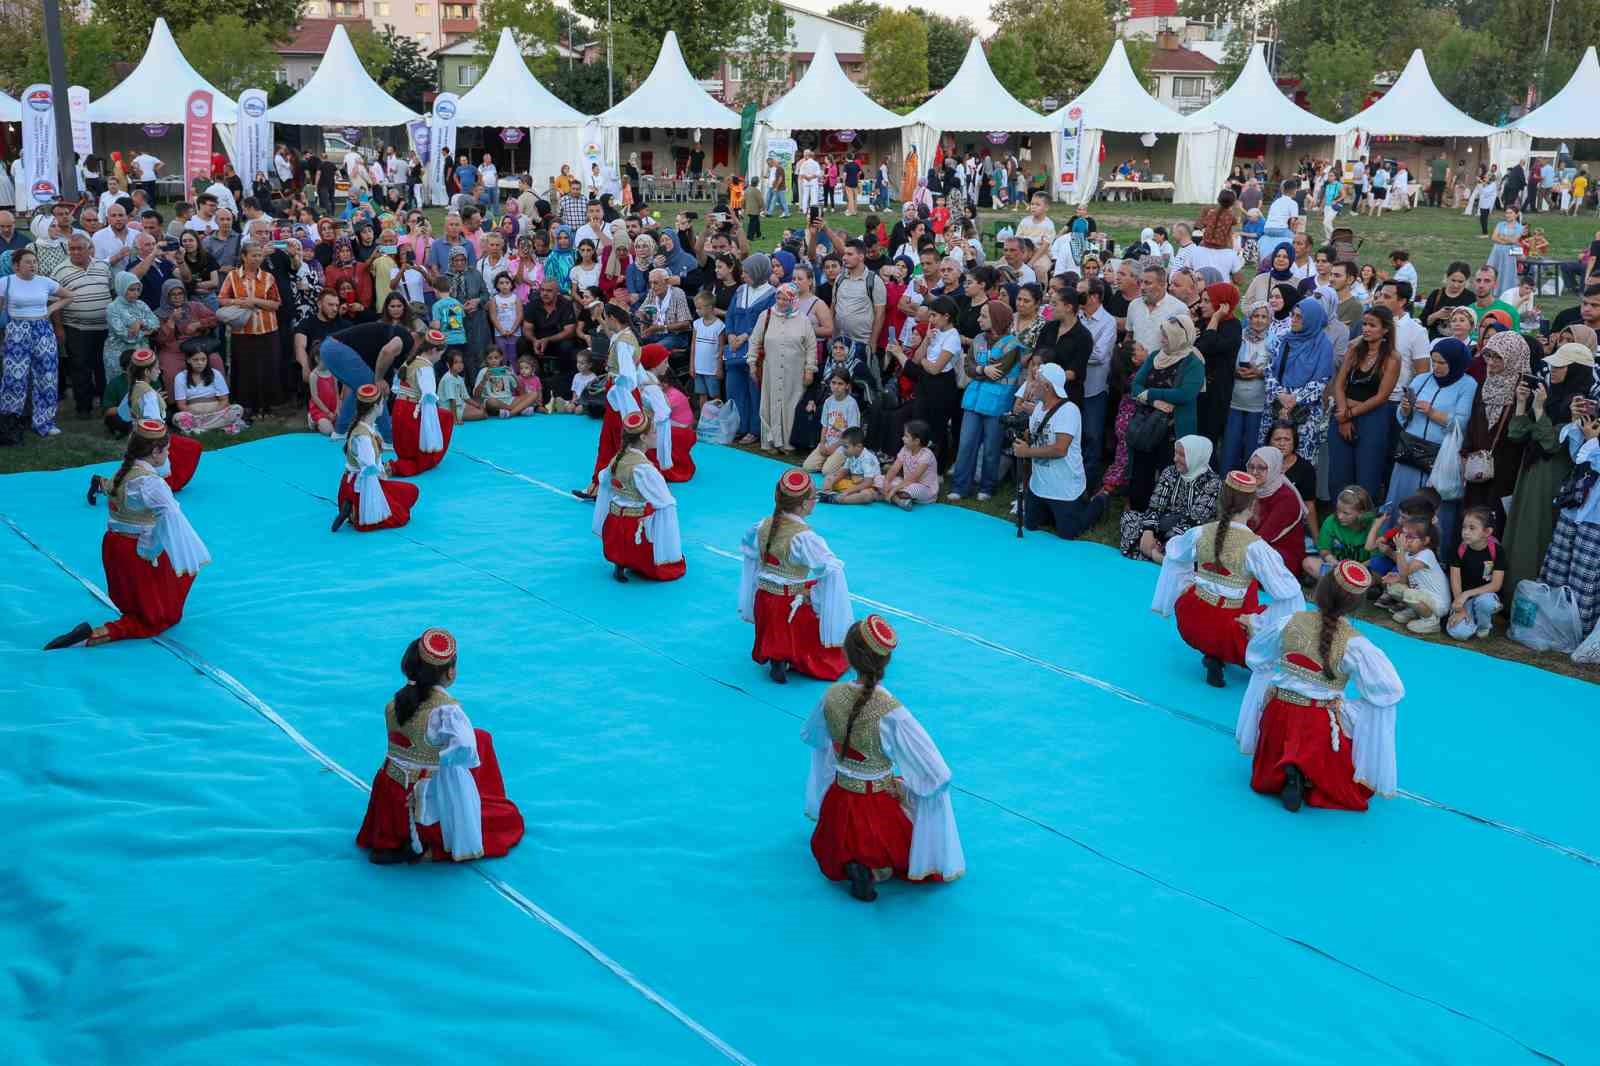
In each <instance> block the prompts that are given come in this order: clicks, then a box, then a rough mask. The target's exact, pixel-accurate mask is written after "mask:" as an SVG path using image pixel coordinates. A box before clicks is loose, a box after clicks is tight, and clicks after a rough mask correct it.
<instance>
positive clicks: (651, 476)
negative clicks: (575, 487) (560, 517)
mask: <svg viewBox="0 0 1600 1066" xmlns="http://www.w3.org/2000/svg"><path fill="white" fill-rule="evenodd" d="M623 424H624V425H625V426H626V427H628V428H629V430H630V431H634V432H637V431H638V430H640V429H644V430H646V433H647V434H648V426H649V418H648V417H647V416H646V415H645V414H644V412H642V411H635V412H633V413H632V414H629V415H628V416H627V417H626V418H625V419H624V421H623ZM596 493H597V495H596V496H595V507H594V524H593V529H594V532H595V534H596V535H597V536H599V538H600V543H601V545H602V546H603V549H604V551H605V557H606V559H607V561H609V562H610V563H612V564H613V565H615V566H620V567H623V568H625V569H627V570H632V571H634V572H635V573H638V574H642V575H644V576H645V577H647V578H650V579H651V580H653V581H675V580H677V579H678V578H680V577H682V576H683V575H684V571H685V569H686V565H685V563H684V558H683V540H682V538H681V536H680V535H679V532H678V501H677V500H676V499H674V498H673V495H672V493H671V492H670V491H669V490H668V489H667V483H666V481H665V479H663V478H662V476H661V472H660V471H659V470H657V469H656V468H655V467H653V466H651V465H650V461H649V460H648V459H646V458H645V455H644V452H643V451H642V450H641V449H639V448H638V447H630V448H629V449H627V450H626V451H624V452H623V453H622V454H621V455H619V456H617V457H616V459H615V461H614V462H613V463H612V464H611V467H610V468H609V469H608V470H606V471H605V472H604V473H603V475H602V476H601V478H600V484H599V485H598V486H597V488H596Z"/></svg>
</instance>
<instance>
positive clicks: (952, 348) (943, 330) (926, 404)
mask: <svg viewBox="0 0 1600 1066" xmlns="http://www.w3.org/2000/svg"><path fill="white" fill-rule="evenodd" d="M955 320H956V305H955V301H954V300H952V299H950V297H948V296H938V297H935V298H934V300H933V302H932V303H930V304H929V305H928V332H927V333H925V334H924V335H923V337H922V342H921V343H920V344H918V345H917V348H916V351H914V352H913V353H912V355H911V364H910V365H911V366H914V367H916V372H915V378H916V396H915V398H914V400H913V401H912V417H913V418H917V419H920V420H922V421H923V422H926V423H927V424H928V435H929V439H928V444H929V445H930V446H931V447H932V448H933V450H934V452H935V454H937V455H938V457H939V462H940V465H941V466H942V467H943V468H944V469H945V470H949V468H950V466H951V464H952V463H953V462H954V461H955V455H954V454H953V453H952V452H951V449H950V427H951V424H952V423H953V422H954V420H955V417H956V415H957V414H958V413H959V412H960V411H961V393H960V391H959V390H958V389H957V387H956V365H957V364H958V363H959V362H960V361H961V333H960V331H959V330H957V329H956V321H955Z"/></svg>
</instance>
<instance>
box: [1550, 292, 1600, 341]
mask: <svg viewBox="0 0 1600 1066" xmlns="http://www.w3.org/2000/svg"><path fill="white" fill-rule="evenodd" d="M1579 323H1582V324H1583V325H1585V326H1588V327H1589V328H1590V329H1592V330H1594V331H1595V332H1597V333H1600V285H1590V286H1589V287H1588V288H1586V289H1584V290H1583V302H1581V303H1580V304H1578V306H1577V307H1569V308H1567V309H1566V310H1564V311H1562V312H1561V313H1560V314H1558V315H1556V319H1555V321H1554V322H1552V323H1550V336H1551V338H1552V339H1553V338H1554V337H1555V335H1556V334H1557V333H1560V332H1561V331H1562V330H1564V329H1566V328H1567V327H1568V326H1575V325H1578V324H1579ZM1552 350H1554V349H1553V348H1552Z"/></svg>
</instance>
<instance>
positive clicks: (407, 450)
mask: <svg viewBox="0 0 1600 1066" xmlns="http://www.w3.org/2000/svg"><path fill="white" fill-rule="evenodd" d="M443 348H444V334H443V333H442V332H441V331H439V330H436V329H430V330H429V331H428V332H427V333H426V334H424V335H423V342H422V344H420V345H418V347H417V351H416V352H415V353H414V354H413V355H412V356H411V359H410V361H408V362H407V363H406V364H405V365H404V366H402V367H401V368H400V385H399V387H398V388H396V389H395V390H394V409H393V410H392V411H391V412H390V418H389V421H390V425H391V426H392V427H393V428H392V430H391V432H393V433H394V455H395V458H394V462H392V463H390V464H389V468H390V470H391V472H392V473H393V474H394V476H395V477H415V476H416V475H417V474H420V473H422V472H423V471H424V470H432V469H433V468H434V467H436V466H438V465H439V462H440V460H442V459H443V458H444V453H445V452H447V451H449V449H450V434H451V433H452V432H453V431H454V429H455V424H456V420H455V416H454V415H452V414H451V413H450V411H449V410H448V409H447V408H441V407H440V406H439V389H438V384H437V382H435V381H434V377H433V364H434V362H435V361H437V360H438V358H439V355H440V352H441V350H442V349H443Z"/></svg>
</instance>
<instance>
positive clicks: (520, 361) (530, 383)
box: [517, 355, 544, 415]
mask: <svg viewBox="0 0 1600 1066" xmlns="http://www.w3.org/2000/svg"><path fill="white" fill-rule="evenodd" d="M517 384H518V385H519V386H520V387H521V391H522V394H523V395H524V396H526V395H528V394H529V393H532V394H533V406H531V407H529V408H528V409H527V410H526V411H524V412H523V414H530V415H531V414H533V413H534V412H535V411H537V410H539V402H540V401H541V400H543V399H544V383H543V382H542V381H540V380H539V373H538V371H537V370H535V369H534V365H533V356H531V355H522V356H519V357H518V358H517Z"/></svg>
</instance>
